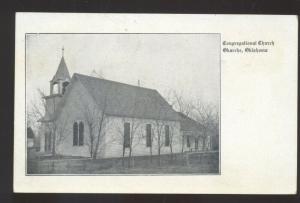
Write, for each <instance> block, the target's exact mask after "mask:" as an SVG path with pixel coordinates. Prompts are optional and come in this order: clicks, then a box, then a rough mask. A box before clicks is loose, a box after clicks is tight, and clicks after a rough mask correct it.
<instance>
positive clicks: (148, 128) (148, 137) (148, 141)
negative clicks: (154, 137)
mask: <svg viewBox="0 0 300 203" xmlns="http://www.w3.org/2000/svg"><path fill="white" fill-rule="evenodd" d="M151 145H152V143H151V124H147V125H146V146H147V147H151Z"/></svg>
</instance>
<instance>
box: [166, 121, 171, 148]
mask: <svg viewBox="0 0 300 203" xmlns="http://www.w3.org/2000/svg"><path fill="white" fill-rule="evenodd" d="M165 146H166V147H168V146H170V129H169V126H168V125H166V126H165Z"/></svg>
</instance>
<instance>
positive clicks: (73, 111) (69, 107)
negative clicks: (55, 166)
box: [56, 82, 93, 157]
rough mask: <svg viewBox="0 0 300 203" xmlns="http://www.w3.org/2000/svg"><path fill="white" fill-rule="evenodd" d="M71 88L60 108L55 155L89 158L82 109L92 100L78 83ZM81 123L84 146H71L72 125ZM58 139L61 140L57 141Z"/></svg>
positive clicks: (87, 131)
mask: <svg viewBox="0 0 300 203" xmlns="http://www.w3.org/2000/svg"><path fill="white" fill-rule="evenodd" d="M72 85H73V87H72V89H71V90H70V92H69V95H66V96H67V98H66V101H65V105H64V107H63V108H62V111H61V113H60V116H59V117H58V123H59V124H60V127H59V129H60V132H61V133H60V134H61V135H63V136H59V135H57V138H58V140H57V150H56V151H57V154H61V155H65V156H80V157H89V156H90V152H89V146H88V144H87V143H88V136H87V135H88V134H89V130H88V127H87V124H86V122H85V117H84V109H85V105H86V104H89V103H93V100H92V98H91V97H90V96H89V95H88V94H87V92H86V89H85V88H84V87H83V86H82V85H81V84H80V83H79V82H75V83H73V84H72ZM80 121H82V122H83V123H84V145H83V146H73V124H74V122H77V123H78V124H79V122H80ZM59 137H61V139H60V140H59Z"/></svg>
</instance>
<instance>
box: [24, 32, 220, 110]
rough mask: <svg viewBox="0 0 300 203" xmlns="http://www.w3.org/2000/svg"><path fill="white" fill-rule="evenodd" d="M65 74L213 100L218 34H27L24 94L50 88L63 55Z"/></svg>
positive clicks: (217, 82)
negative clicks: (99, 75)
mask: <svg viewBox="0 0 300 203" xmlns="http://www.w3.org/2000/svg"><path fill="white" fill-rule="evenodd" d="M62 47H64V58H65V61H66V64H67V67H68V69H69V72H70V75H71V77H72V75H73V74H74V73H80V74H86V75H90V74H91V73H92V72H93V70H96V71H97V72H101V73H102V74H103V76H104V78H105V79H108V80H113V81H118V82H122V83H126V84H131V85H137V84H138V80H140V85H141V86H142V87H146V88H151V89H156V90H157V91H158V92H160V93H161V94H162V95H163V96H165V95H166V94H167V93H168V92H170V91H176V92H177V93H178V94H180V95H182V96H183V97H184V98H186V99H187V100H191V101H196V100H201V101H203V102H206V103H213V104H216V105H218V104H219V100H220V98H219V97H220V36H219V35H218V34H27V36H26V95H27V98H26V100H27V101H28V103H30V102H31V101H33V102H34V101H35V100H36V99H39V95H38V93H37V89H38V88H39V89H41V90H42V91H44V92H45V93H46V95H48V94H49V92H50V82H49V81H50V80H51V79H52V77H53V76H54V74H55V72H56V70H57V68H58V65H59V62H60V60H61V57H62Z"/></svg>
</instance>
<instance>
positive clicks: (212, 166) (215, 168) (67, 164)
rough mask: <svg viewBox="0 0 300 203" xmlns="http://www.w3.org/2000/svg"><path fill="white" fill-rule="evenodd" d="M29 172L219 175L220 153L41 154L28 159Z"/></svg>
mask: <svg viewBox="0 0 300 203" xmlns="http://www.w3.org/2000/svg"><path fill="white" fill-rule="evenodd" d="M27 173H28V174H87V175H88V174H193V173H194V174H195V173H196V174H207V173H209V174H219V152H217V151H216V152H197V153H184V154H174V155H173V156H170V155H162V156H161V158H160V161H159V157H158V156H153V157H152V158H151V157H150V156H139V157H132V158H131V161H130V166H129V162H128V158H124V160H123V159H122V158H111V159H96V160H92V159H86V158H79V157H62V156H57V157H37V158H35V159H31V160H28V164H27Z"/></svg>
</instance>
